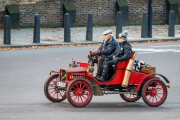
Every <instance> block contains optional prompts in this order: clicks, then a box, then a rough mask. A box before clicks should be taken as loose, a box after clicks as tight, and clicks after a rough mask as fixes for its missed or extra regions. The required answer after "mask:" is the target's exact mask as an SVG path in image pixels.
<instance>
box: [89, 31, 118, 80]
mask: <svg viewBox="0 0 180 120" xmlns="http://www.w3.org/2000/svg"><path fill="white" fill-rule="evenodd" d="M102 34H103V35H104V40H103V43H102V45H101V46H100V47H99V49H98V50H96V51H92V50H91V51H90V54H92V55H96V56H99V57H98V58H97V75H96V76H95V77H96V78H99V77H100V76H101V74H102V70H103V62H104V60H105V57H106V56H109V55H111V54H112V53H113V52H114V51H115V50H116V47H117V45H118V43H117V41H116V40H115V39H114V37H113V34H112V30H106V31H105V32H103V33H102Z"/></svg>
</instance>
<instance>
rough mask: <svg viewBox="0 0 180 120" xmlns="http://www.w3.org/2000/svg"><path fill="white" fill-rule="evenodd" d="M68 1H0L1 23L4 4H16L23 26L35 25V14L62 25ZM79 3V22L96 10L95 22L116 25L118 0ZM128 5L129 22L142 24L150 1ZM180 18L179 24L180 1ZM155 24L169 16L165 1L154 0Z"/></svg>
mask: <svg viewBox="0 0 180 120" xmlns="http://www.w3.org/2000/svg"><path fill="white" fill-rule="evenodd" d="M64 1H65V0H0V24H2V21H3V14H4V8H5V5H8V4H17V5H18V6H19V11H20V26H33V24H34V16H35V14H37V13H38V14H40V15H41V24H42V25H52V24H53V25H56V26H58V27H59V26H62V24H63V17H62V16H63V15H62V14H63V12H62V6H63V3H64ZM72 2H73V3H74V4H75V6H76V24H77V25H81V24H84V25H85V24H86V22H87V16H88V13H89V12H92V13H93V22H94V23H95V24H103V25H107V24H111V25H114V24H115V18H116V10H115V0H72ZM127 2H128V6H129V17H128V20H127V23H128V24H141V22H142V14H143V12H144V11H147V5H148V4H147V2H148V0H127ZM178 2H179V13H178V21H179V23H180V0H178ZM152 7H153V13H152V14H153V18H152V19H153V23H157V24H159V23H161V24H165V23H166V19H167V10H166V0H153V4H152Z"/></svg>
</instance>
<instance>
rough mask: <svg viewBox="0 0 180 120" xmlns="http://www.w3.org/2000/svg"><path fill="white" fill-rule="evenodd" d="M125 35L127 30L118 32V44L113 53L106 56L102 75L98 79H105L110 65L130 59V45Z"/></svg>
mask: <svg viewBox="0 0 180 120" xmlns="http://www.w3.org/2000/svg"><path fill="white" fill-rule="evenodd" d="M127 35H128V31H127V30H125V31H124V32H122V33H120V34H119V40H118V42H119V44H118V46H117V48H116V50H115V52H114V53H113V54H111V55H110V56H106V58H105V61H104V68H103V72H102V76H101V77H100V78H98V80H100V81H106V75H107V73H108V70H109V66H110V65H115V63H117V62H119V61H124V60H128V59H130V57H131V55H132V47H131V45H130V44H129V42H128V41H127Z"/></svg>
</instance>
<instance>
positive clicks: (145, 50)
mask: <svg viewBox="0 0 180 120" xmlns="http://www.w3.org/2000/svg"><path fill="white" fill-rule="evenodd" d="M132 50H133V51H136V52H137V53H138V54H143V53H157V52H180V50H176V49H145V48H133V49H132Z"/></svg>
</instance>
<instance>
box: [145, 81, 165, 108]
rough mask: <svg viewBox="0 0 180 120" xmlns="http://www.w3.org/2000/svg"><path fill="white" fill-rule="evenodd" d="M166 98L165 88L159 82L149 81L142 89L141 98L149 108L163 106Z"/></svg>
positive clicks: (162, 83) (161, 82)
mask: <svg viewBox="0 0 180 120" xmlns="http://www.w3.org/2000/svg"><path fill="white" fill-rule="evenodd" d="M166 97H167V87H166V85H165V84H164V82H163V81H161V80H158V79H157V80H156V79H152V80H149V81H147V82H146V83H145V84H144V86H143V88H142V98H143V100H144V102H145V103H146V104H147V105H149V106H151V107H157V106H159V105H161V104H163V103H164V101H165V100H166Z"/></svg>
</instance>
